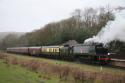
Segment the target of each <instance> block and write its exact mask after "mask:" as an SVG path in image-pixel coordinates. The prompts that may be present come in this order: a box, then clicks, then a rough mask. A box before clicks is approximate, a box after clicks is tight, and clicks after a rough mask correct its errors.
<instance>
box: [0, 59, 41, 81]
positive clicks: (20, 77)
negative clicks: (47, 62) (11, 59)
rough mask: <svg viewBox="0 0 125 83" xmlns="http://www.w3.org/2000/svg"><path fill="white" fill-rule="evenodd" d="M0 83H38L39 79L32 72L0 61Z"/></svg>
mask: <svg viewBox="0 0 125 83" xmlns="http://www.w3.org/2000/svg"><path fill="white" fill-rule="evenodd" d="M0 83H40V79H39V78H38V75H37V74H36V73H34V72H31V71H28V70H26V69H24V68H21V67H19V66H15V65H8V64H5V63H3V62H2V61H0Z"/></svg>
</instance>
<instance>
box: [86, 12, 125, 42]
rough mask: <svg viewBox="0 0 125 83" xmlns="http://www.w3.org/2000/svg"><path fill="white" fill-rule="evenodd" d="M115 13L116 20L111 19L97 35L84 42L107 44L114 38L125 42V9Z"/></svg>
mask: <svg viewBox="0 0 125 83" xmlns="http://www.w3.org/2000/svg"><path fill="white" fill-rule="evenodd" d="M114 15H115V20H114V21H109V22H108V23H107V25H106V26H105V27H103V28H102V30H101V31H100V32H99V33H98V34H97V35H96V36H93V37H92V38H89V39H86V40H85V42H84V43H93V42H95V43H103V44H107V43H110V42H111V41H114V40H117V41H121V42H125V10H121V11H119V12H115V14H114Z"/></svg>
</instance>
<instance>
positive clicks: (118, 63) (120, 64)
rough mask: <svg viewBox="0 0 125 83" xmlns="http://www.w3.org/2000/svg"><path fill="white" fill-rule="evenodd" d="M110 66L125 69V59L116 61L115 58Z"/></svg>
mask: <svg viewBox="0 0 125 83" xmlns="http://www.w3.org/2000/svg"><path fill="white" fill-rule="evenodd" d="M109 65H111V66H116V67H120V68H124V69H125V59H115V58H113V59H111V62H110V64H109Z"/></svg>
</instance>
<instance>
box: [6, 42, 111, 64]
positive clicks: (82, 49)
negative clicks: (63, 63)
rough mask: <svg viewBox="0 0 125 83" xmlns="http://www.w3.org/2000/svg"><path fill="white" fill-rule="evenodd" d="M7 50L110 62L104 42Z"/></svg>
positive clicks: (9, 49) (60, 57) (8, 49)
mask: <svg viewBox="0 0 125 83" xmlns="http://www.w3.org/2000/svg"><path fill="white" fill-rule="evenodd" d="M7 52H11V53H19V54H29V55H32V56H43V57H50V58H59V59H70V60H80V61H87V62H99V63H108V62H109V61H110V56H109V55H108V49H107V48H105V47H103V45H102V44H92V45H87V44H77V45H73V46H69V45H61V46H39V47H38V46H37V47H11V48H7Z"/></svg>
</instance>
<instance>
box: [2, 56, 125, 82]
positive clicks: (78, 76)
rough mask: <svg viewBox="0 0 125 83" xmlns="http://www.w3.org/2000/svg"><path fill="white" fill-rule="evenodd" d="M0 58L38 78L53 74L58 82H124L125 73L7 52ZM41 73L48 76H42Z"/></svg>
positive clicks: (45, 77) (47, 77) (48, 77)
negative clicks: (19, 55) (96, 69)
mask: <svg viewBox="0 0 125 83" xmlns="http://www.w3.org/2000/svg"><path fill="white" fill-rule="evenodd" d="M0 60H3V62H4V63H6V64H8V66H9V65H19V66H21V67H24V68H27V69H28V70H31V71H34V72H36V73H40V75H39V77H40V78H44V79H48V80H50V79H51V76H55V77H57V78H58V79H60V82H62V81H63V82H67V83H69V82H71V83H84V82H87V83H88V82H89V83H100V82H101V83H125V75H116V74H114V75H113V74H109V73H102V72H90V71H85V70H81V69H79V68H77V67H72V66H69V65H67V64H65V65H63V66H62V65H56V64H52V63H48V62H44V61H40V60H36V59H19V58H17V57H14V56H8V55H7V54H0ZM43 73H44V74H45V75H48V76H43V75H42V74H43Z"/></svg>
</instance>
